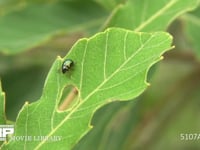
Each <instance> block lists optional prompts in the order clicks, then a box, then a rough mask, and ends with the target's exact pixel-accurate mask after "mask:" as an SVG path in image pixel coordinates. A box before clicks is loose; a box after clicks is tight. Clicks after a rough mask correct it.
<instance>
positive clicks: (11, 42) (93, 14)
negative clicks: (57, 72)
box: [0, 1, 106, 54]
mask: <svg viewBox="0 0 200 150" xmlns="http://www.w3.org/2000/svg"><path fill="white" fill-rule="evenodd" d="M105 14H106V13H105V11H104V10H103V9H102V8H100V7H99V6H98V5H97V4H95V3H93V2H91V1H90V2H84V5H82V3H79V2H60V3H50V4H37V3H35V4H34V3H31V4H29V5H27V7H25V8H24V9H20V10H18V11H15V12H12V13H10V14H7V15H5V16H2V17H1V18H0V35H1V36H0V51H1V52H3V53H8V54H15V53H19V52H22V51H25V50H27V49H30V48H33V47H36V46H39V45H41V44H44V42H46V41H48V40H49V39H51V38H53V36H55V35H58V34H66V33H71V34H72V33H73V32H86V29H91V28H98V27H99V25H100V23H101V22H102V21H103V20H104V19H105Z"/></svg>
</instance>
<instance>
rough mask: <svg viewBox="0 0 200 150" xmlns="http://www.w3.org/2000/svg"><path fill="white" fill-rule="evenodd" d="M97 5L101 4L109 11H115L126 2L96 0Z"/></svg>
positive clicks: (119, 0)
mask: <svg viewBox="0 0 200 150" xmlns="http://www.w3.org/2000/svg"><path fill="white" fill-rule="evenodd" d="M95 1H96V2H97V3H99V4H101V5H102V6H103V7H105V8H106V9H107V10H112V9H114V8H115V7H116V6H117V5H119V4H120V3H123V2H124V0H95Z"/></svg>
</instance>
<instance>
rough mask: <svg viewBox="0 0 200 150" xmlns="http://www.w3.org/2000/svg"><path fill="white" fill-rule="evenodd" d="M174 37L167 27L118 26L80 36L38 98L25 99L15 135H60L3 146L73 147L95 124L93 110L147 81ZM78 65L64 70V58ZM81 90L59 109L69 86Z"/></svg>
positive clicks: (130, 93) (125, 96) (140, 88)
mask: <svg viewBox="0 0 200 150" xmlns="http://www.w3.org/2000/svg"><path fill="white" fill-rule="evenodd" d="M171 43H172V37H171V36H170V35H169V34H167V33H164V32H157V33H140V32H138V33H137V32H132V31H128V30H123V29H118V28H113V29H108V30H106V31H105V32H102V33H98V34H96V35H95V36H93V37H91V38H89V39H82V40H79V41H78V42H77V43H76V44H75V45H74V46H73V47H72V49H71V51H70V52H69V54H68V55H67V56H65V58H64V59H62V58H60V57H58V58H57V60H56V61H55V62H54V64H53V66H52V68H51V70H50V72H49V74H48V76H47V79H46V82H45V85H44V91H43V94H42V96H41V98H40V100H38V101H37V102H35V103H32V104H28V103H26V104H25V105H24V107H23V108H22V110H21V111H20V113H19V116H18V118H17V121H16V126H15V136H31V137H32V139H33V138H34V136H36V137H37V136H47V137H48V138H54V137H55V136H59V137H61V140H58V141H56V142H55V141H54V142H50V141H44V140H43V141H40V140H38V141H37V140H32V141H23V140H22V141H17V142H16V141H9V142H8V143H7V144H4V145H3V147H2V149H3V150H4V149H30V150H31V149H34V150H38V149H49V150H50V149H52V150H54V149H58V148H59V149H65V150H66V149H71V148H72V147H73V146H74V145H75V144H76V143H77V142H78V141H79V139H80V138H81V137H82V136H83V135H85V134H86V133H87V132H88V131H89V130H90V129H91V128H92V127H91V125H90V120H91V117H92V116H93V114H94V112H95V111H96V110H97V109H98V108H100V107H101V106H102V105H105V104H107V103H109V102H111V101H115V100H121V101H123V100H129V99H133V98H135V97H136V96H138V95H139V94H141V93H142V92H143V91H144V90H145V89H146V87H147V85H148V84H147V83H146V76H147V72H148V70H149V68H150V67H151V66H152V65H153V64H154V63H156V62H157V61H159V60H160V59H161V58H162V57H161V55H162V54H163V53H164V52H165V51H167V50H169V49H171V48H172V47H171ZM65 59H72V60H73V61H74V66H73V67H72V68H70V70H69V71H68V72H66V74H63V73H62V63H63V61H64V60H65ZM68 85H73V86H75V87H76V88H77V90H78V96H77V101H76V102H75V103H73V105H72V106H71V107H70V108H69V109H67V110H66V111H58V105H59V103H60V99H61V97H62V92H63V90H64V88H65V87H66V86H68Z"/></svg>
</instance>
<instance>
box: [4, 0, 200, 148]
mask: <svg viewBox="0 0 200 150" xmlns="http://www.w3.org/2000/svg"><path fill="white" fill-rule="evenodd" d="M108 2H110V1H108ZM122 2H124V1H119V0H118V1H115V3H107V4H106V5H105V3H104V2H103V1H100V0H96V1H89V0H87V1H84V5H83V4H82V3H83V2H82V1H80V0H76V1H67V0H62V1H56V0H51V1H47V0H46V1H45V0H38V1H25V0H24V1H23V0H1V1H0V78H1V82H2V88H3V91H5V93H6V115H7V119H8V120H12V121H15V119H16V117H17V114H18V111H19V110H20V108H21V107H22V106H23V104H24V102H25V101H29V102H33V101H36V100H37V99H39V97H40V95H41V93H42V88H43V84H44V82H45V78H46V76H47V73H48V70H49V69H50V67H51V64H52V63H53V61H54V60H55V58H56V57H57V56H58V55H60V56H64V55H66V53H67V52H68V50H69V49H70V47H71V46H72V45H73V44H74V43H75V42H76V41H77V40H78V39H80V38H81V37H88V36H90V35H92V34H94V33H96V32H98V31H99V29H100V28H101V27H102V24H103V23H104V22H105V20H106V18H107V17H108V16H109V14H110V12H111V10H112V8H114V7H115V6H116V5H117V3H122ZM91 8H92V9H91ZM43 9H44V10H45V11H44V12H43V13H44V14H45V13H47V14H46V15H47V16H45V15H44V14H43V15H44V16H41V14H40V13H38V12H37V11H38V10H43ZM199 10H200V9H199V8H198V9H197V11H195V12H194V14H200V13H198V12H199ZM191 14H192V13H191ZM191 14H190V15H191ZM31 16H32V17H33V18H30V17H31ZM39 16H41V17H39ZM42 17H45V18H46V19H47V20H48V21H49V22H48V23H44V22H43V20H42ZM190 18H191V17H190ZM197 19H199V18H197ZM191 25H193V26H192V27H191ZM198 27H199V25H197V26H195V25H194V24H190V19H188V16H183V17H180V18H178V19H177V20H176V21H174V22H173V23H172V24H171V25H170V27H169V28H168V32H170V33H171V34H172V35H173V36H174V45H175V46H176V48H175V49H174V50H172V51H170V52H167V53H166V54H165V55H164V58H165V59H164V60H163V61H161V62H160V63H158V64H156V66H154V67H153V68H152V70H151V71H150V72H151V73H150V74H149V79H148V82H150V83H151V86H150V87H149V88H148V89H147V90H146V91H145V92H144V93H143V94H142V95H140V96H139V97H138V98H137V99H135V100H133V101H127V102H117V101H116V102H112V103H110V104H108V105H106V106H104V107H102V108H101V109H99V110H98V111H97V112H96V113H95V115H94V117H93V119H92V124H93V125H94V128H93V130H92V131H91V132H89V133H88V134H87V135H86V136H85V137H84V138H83V139H82V140H81V141H80V142H79V143H78V144H77V145H76V146H75V148H74V149H76V150H77V149H96V148H97V147H98V148H99V149H105V150H106V149H109V150H118V149H120V150H121V149H123V150H128V149H136V150H140V149H141V150H143V149H144V150H160V149H162V150H164V149H166V150H168V149H176V150H189V149H190V150H199V149H200V138H199V139H198V140H181V134H184V135H185V134H190V133H197V134H199V135H200V92H199V91H200V61H199V56H198V54H197V53H196V51H195V48H196V47H198V46H196V47H195V46H194V45H195V41H194V40H193V39H192V37H193V36H192V34H191V33H192V31H193V30H194V31H193V32H194V33H198V29H199V28H198ZM191 29H192V31H191ZM198 36H199V34H196V37H195V39H199V38H198ZM29 37H30V38H29ZM20 38H22V39H23V40H20ZM194 47H195V48H194ZM197 51H198V52H199V50H197Z"/></svg>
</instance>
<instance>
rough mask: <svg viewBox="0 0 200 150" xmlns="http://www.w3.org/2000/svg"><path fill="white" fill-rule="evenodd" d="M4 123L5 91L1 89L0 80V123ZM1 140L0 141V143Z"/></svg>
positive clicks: (0, 142)
mask: <svg viewBox="0 0 200 150" xmlns="http://www.w3.org/2000/svg"><path fill="white" fill-rule="evenodd" d="M5 124H6V115H5V93H4V92H3V91H2V88H1V81H0V125H5ZM2 143H3V142H2V141H0V145H1V144H2Z"/></svg>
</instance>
